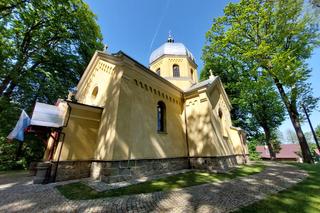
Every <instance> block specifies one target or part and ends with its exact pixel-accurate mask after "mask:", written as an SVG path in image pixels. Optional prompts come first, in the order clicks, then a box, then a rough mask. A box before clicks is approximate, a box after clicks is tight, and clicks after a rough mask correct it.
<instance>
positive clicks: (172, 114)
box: [102, 67, 187, 160]
mask: <svg viewBox="0 0 320 213" xmlns="http://www.w3.org/2000/svg"><path fill="white" fill-rule="evenodd" d="M124 69H125V70H124V72H125V75H124V76H123V77H122V79H121V83H120V85H121V86H120V97H119V104H118V113H117V126H116V134H115V140H114V141H115V143H114V146H113V147H112V149H110V150H109V154H105V155H104V157H102V158H103V159H104V160H128V159H150V158H169V157H182V156H186V155H187V154H186V151H187V148H186V142H185V134H184V130H183V120H182V117H181V115H182V103H181V93H180V92H178V91H177V90H174V89H172V88H170V87H169V86H168V85H165V84H163V83H161V82H159V80H158V79H155V77H153V76H150V75H146V74H145V73H144V72H143V71H142V72H141V70H139V69H132V68H128V67H127V68H124ZM159 94H160V95H159ZM158 101H163V102H164V103H165V104H166V118H167V122H166V124H167V126H166V127H167V128H166V129H167V132H166V133H158V132H157V103H158Z"/></svg>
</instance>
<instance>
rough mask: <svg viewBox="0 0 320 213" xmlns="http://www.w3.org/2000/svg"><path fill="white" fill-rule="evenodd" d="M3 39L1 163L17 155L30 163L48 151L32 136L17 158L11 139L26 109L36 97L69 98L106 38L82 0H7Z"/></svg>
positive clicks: (1, 11) (0, 11) (1, 6)
mask: <svg viewBox="0 0 320 213" xmlns="http://www.w3.org/2000/svg"><path fill="white" fill-rule="evenodd" d="M0 43H1V46H0V122H1V126H0V152H1V153H2V154H1V156H0V163H1V167H2V169H6V168H8V169H9V168H11V167H15V165H14V163H12V162H13V161H17V160H20V161H21V165H24V166H25V165H26V164H28V162H30V161H31V160H32V159H33V160H38V159H39V156H40V155H42V152H43V143H42V142H39V141H37V142H35V141H36V140H35V139H34V138H33V139H30V138H29V139H27V141H26V142H25V143H24V144H23V147H22V149H21V150H22V155H21V157H22V158H19V159H17V158H16V154H15V153H16V152H17V147H18V143H17V142H13V143H12V144H8V143H7V141H6V139H5V137H6V136H7V135H8V133H9V132H10V131H11V129H12V128H13V127H14V124H15V122H16V121H17V119H18V118H19V114H20V113H21V109H25V110H26V111H27V112H28V113H29V114H30V113H31V111H32V108H33V105H34V103H35V102H36V101H40V102H45V103H49V104H54V103H55V101H56V100H57V99H58V98H64V97H65V96H66V95H67V92H68V89H69V88H71V87H74V86H75V85H76V83H77V82H78V80H79V78H80V76H81V75H82V73H83V71H84V69H85V67H86V65H87V64H88V63H89V60H90V58H91V57H92V55H93V53H94V51H95V50H102V49H103V44H102V35H101V32H100V28H99V26H98V24H97V22H96V17H95V15H94V14H93V13H92V12H91V11H90V9H89V7H88V5H87V4H86V3H84V2H83V1H82V0H6V1H1V3H0ZM38 152H41V154H39V153H38ZM5 162H7V163H5ZM5 164H7V165H5ZM10 165H12V166H10ZM0 169H1V168H0Z"/></svg>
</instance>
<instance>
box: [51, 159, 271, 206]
mask: <svg viewBox="0 0 320 213" xmlns="http://www.w3.org/2000/svg"><path fill="white" fill-rule="evenodd" d="M264 168H265V166H264V165H261V164H254V165H250V166H247V165H246V166H241V167H239V168H236V169H234V170H231V171H229V172H227V173H221V174H216V173H207V172H186V173H182V174H177V175H173V176H169V177H165V178H160V179H156V180H152V181H147V182H144V183H139V184H134V185H130V186H127V187H123V188H119V189H113V190H108V191H104V192H97V191H95V190H93V189H92V188H90V187H89V186H87V185H85V184H84V183H81V182H78V183H71V184H67V185H62V186H58V187H57V189H58V190H59V191H60V193H61V194H63V195H64V196H65V197H66V198H68V199H72V200H84V199H97V198H103V197H116V196H123V195H132V194H141V193H150V192H156V191H168V190H172V189H179V188H184V187H190V186H195V185H200V184H205V183H213V182H217V181H222V180H229V179H233V178H237V177H244V176H247V175H252V174H256V173H259V172H262V171H263V170H264Z"/></svg>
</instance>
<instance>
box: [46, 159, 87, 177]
mask: <svg viewBox="0 0 320 213" xmlns="http://www.w3.org/2000/svg"><path fill="white" fill-rule="evenodd" d="M56 166H57V162H52V169H51V177H52V178H54V173H55V171H56ZM90 168H91V161H60V162H59V164H58V171H57V174H56V180H55V181H56V182H58V181H64V180H73V179H80V178H87V177H90Z"/></svg>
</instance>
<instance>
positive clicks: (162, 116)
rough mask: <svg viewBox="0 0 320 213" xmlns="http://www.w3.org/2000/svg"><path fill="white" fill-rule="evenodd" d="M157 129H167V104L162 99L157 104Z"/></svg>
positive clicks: (162, 130)
mask: <svg viewBox="0 0 320 213" xmlns="http://www.w3.org/2000/svg"><path fill="white" fill-rule="evenodd" d="M157 130H158V132H165V131H166V105H165V104H164V103H163V102H162V101H159V102H158V104H157Z"/></svg>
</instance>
